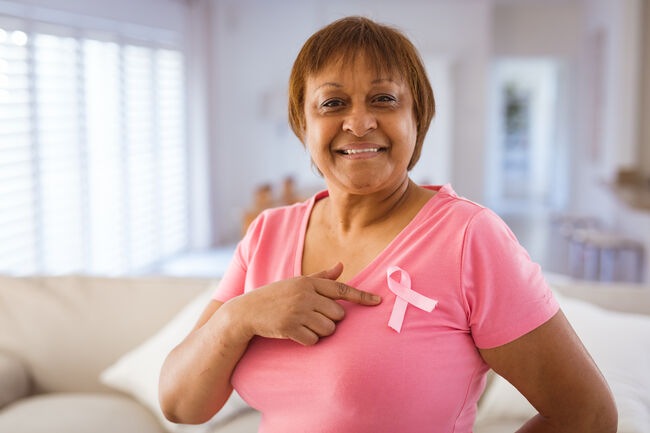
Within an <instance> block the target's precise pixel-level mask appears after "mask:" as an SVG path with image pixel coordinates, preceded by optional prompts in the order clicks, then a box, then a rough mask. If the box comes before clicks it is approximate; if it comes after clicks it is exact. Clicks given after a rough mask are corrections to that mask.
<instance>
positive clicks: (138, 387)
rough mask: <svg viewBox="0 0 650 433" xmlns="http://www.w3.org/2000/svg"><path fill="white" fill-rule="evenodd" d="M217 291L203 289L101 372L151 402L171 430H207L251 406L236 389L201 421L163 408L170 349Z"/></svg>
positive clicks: (110, 382) (104, 379)
mask: <svg viewBox="0 0 650 433" xmlns="http://www.w3.org/2000/svg"><path fill="white" fill-rule="evenodd" d="M213 293H214V289H213V288H208V289H207V290H205V291H203V292H202V293H201V294H200V295H199V296H197V297H196V298H195V299H194V300H193V301H192V302H190V303H189V304H188V305H187V306H186V307H185V308H183V310H181V312H179V313H178V314H177V315H176V316H174V319H173V320H171V321H170V322H169V323H168V324H167V325H165V327H164V328H163V329H161V330H160V331H158V332H157V333H156V334H155V335H154V336H152V337H151V338H149V339H148V340H147V341H145V342H144V343H143V344H142V345H140V346H138V347H137V348H136V349H134V350H132V351H130V352H129V353H127V354H125V355H124V356H123V357H122V358H120V360H119V361H118V362H116V363H115V364H113V365H112V366H111V367H109V368H108V369H106V370H104V371H103V372H102V374H101V376H100V380H101V381H102V382H103V383H105V384H106V385H109V386H112V387H114V388H116V389H118V390H120V391H123V392H126V393H128V394H130V395H132V396H133V397H134V398H136V399H137V400H139V401H140V402H141V403H142V404H144V405H145V406H147V407H148V408H149V410H151V411H152V413H153V414H155V415H156V416H157V417H158V419H159V421H160V423H161V424H162V425H163V426H164V427H165V428H166V429H167V430H168V431H170V432H176V433H185V432H188V433H189V432H193V433H199V432H205V433H207V432H209V431H212V430H214V429H215V428H216V427H218V426H219V425H221V424H223V423H225V422H228V421H229V420H230V419H232V418H233V417H235V416H237V414H239V413H240V412H241V411H243V410H247V409H250V406H248V404H246V402H245V401H244V400H242V398H241V397H240V396H239V394H237V391H233V392H232V394H231V395H230V398H229V399H228V401H226V403H225V404H224V406H223V407H222V408H221V410H219V412H218V413H217V414H216V415H215V416H214V417H212V419H211V420H210V421H208V422H206V423H204V424H201V425H183V424H173V423H171V422H169V421H168V420H167V419H166V418H165V416H164V415H163V413H162V410H161V408H160V403H159V400H158V380H159V377H160V369H161V368H162V365H163V363H164V361H165V359H166V358H167V355H168V354H169V352H171V351H172V349H173V348H174V347H176V345H178V344H179V343H180V342H181V341H183V339H184V338H185V337H186V336H187V334H189V333H190V331H191V330H192V328H193V327H194V325H195V324H196V321H197V320H198V318H199V317H200V316H201V313H202V312H203V310H204V309H205V306H206V305H208V303H209V302H210V298H211V297H212V294H213Z"/></svg>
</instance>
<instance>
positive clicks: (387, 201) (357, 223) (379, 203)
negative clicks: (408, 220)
mask: <svg viewBox="0 0 650 433" xmlns="http://www.w3.org/2000/svg"><path fill="white" fill-rule="evenodd" d="M418 189H419V188H418V186H417V185H416V184H415V183H413V182H412V181H411V180H410V179H409V178H408V176H406V177H405V178H404V181H403V182H401V183H399V184H398V185H396V186H395V187H394V188H392V189H390V190H387V191H379V192H376V193H372V194H364V195H360V194H349V193H346V192H342V191H339V190H337V189H329V192H330V194H329V197H328V200H324V201H323V208H322V212H321V216H322V218H324V221H323V223H324V224H325V225H326V226H327V227H328V228H329V231H330V233H332V234H333V235H335V236H336V237H339V238H348V237H354V236H355V235H357V234H360V233H362V232H363V231H364V230H367V229H368V228H370V227H373V226H374V227H378V226H379V225H381V223H382V222H383V221H386V220H387V219H389V218H391V217H394V215H395V213H396V212H399V210H400V209H402V208H404V207H405V206H406V205H407V204H408V203H409V202H410V201H411V199H413V198H415V196H416V195H417V192H418V191H417V190H418Z"/></svg>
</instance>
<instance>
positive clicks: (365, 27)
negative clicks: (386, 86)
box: [289, 16, 436, 170]
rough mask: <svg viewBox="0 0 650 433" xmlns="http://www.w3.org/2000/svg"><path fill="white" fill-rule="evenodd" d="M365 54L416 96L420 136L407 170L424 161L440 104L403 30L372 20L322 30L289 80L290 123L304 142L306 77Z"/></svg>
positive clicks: (356, 19)
mask: <svg viewBox="0 0 650 433" xmlns="http://www.w3.org/2000/svg"><path fill="white" fill-rule="evenodd" d="M358 53H363V54H365V55H366V56H367V59H368V61H369V62H370V64H371V65H373V66H374V67H375V68H376V69H377V70H378V72H397V73H399V74H400V76H401V77H402V79H404V80H405V81H406V82H407V84H408V86H409V88H410V90H411V95H412V96H413V113H414V115H415V121H416V125H417V138H416V142H415V149H414V151H413V156H412V157H411V161H410V162H409V165H408V169H409V170H410V169H411V168H413V166H415V163H416V162H417V161H418V159H419V158H420V153H421V151H422V143H423V142H424V136H425V135H426V133H427V130H428V129H429V125H430V123H431V119H432V118H433V115H434V114H435V110H436V106H435V100H434V98H433V90H431V84H430V83H429V79H428V78H427V73H426V71H425V69H424V65H423V64H422V59H421V58H420V55H419V54H418V52H417V50H416V49H415V47H414V46H413V44H412V43H411V41H409V40H408V39H407V38H406V36H404V35H403V34H402V33H401V32H400V31H398V30H396V29H394V28H392V27H389V26H386V25H382V24H378V23H376V22H374V21H372V20H370V19H368V18H365V17H360V16H353V17H346V18H342V19H340V20H337V21H334V22H333V23H331V24H329V25H327V26H325V27H323V28H322V29H320V30H319V31H317V32H316V33H314V34H313V35H312V36H311V37H310V38H309V39H307V42H305V44H304V45H303V46H302V49H301V50H300V53H298V57H297V58H296V61H295V62H294V63H293V68H292V69H291V77H290V78H289V124H290V125H291V129H292V130H293V132H294V133H295V134H296V135H297V136H298V138H299V139H300V141H303V142H304V136H303V134H304V131H305V86H306V82H307V77H308V76H309V75H312V74H317V73H319V72H320V71H322V69H323V68H324V67H325V66H327V65H329V64H330V63H331V62H336V61H339V60H342V61H344V62H350V61H353V59H354V56H355V55H356V54H358Z"/></svg>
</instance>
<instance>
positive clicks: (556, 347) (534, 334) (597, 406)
mask: <svg viewBox="0 0 650 433" xmlns="http://www.w3.org/2000/svg"><path fill="white" fill-rule="evenodd" d="M479 352H480V353H481V356H482V357H483V359H484V360H485V362H486V363H487V364H488V365H490V367H492V369H494V371H495V372H496V373H497V374H499V375H501V376H503V377H504V378H505V379H506V380H508V382H510V383H511V384H513V385H514V386H515V388H517V389H518V390H519V392H521V393H522V394H523V395H524V397H526V399H528V401H529V402H530V403H531V404H532V405H533V406H534V407H535V409H537V411H538V412H539V414H538V415H537V416H535V417H534V418H532V419H531V420H529V421H528V422H527V423H526V424H525V425H524V426H523V427H522V428H520V429H519V430H518V431H517V433H537V432H539V433H542V432H558V433H559V432H567V433H568V432H571V433H581V432H584V433H587V432H588V433H610V432H616V429H617V424H618V412H617V410H616V404H615V402H614V398H613V396H612V393H611V390H610V389H609V386H608V385H607V382H606V381H605V378H604V377H603V375H602V373H601V372H600V370H599V369H598V367H597V366H596V364H595V363H594V361H593V359H592V358H591V356H590V355H589V353H588V352H587V349H585V347H584V346H583V344H582V342H581V341H580V339H579V338H578V336H577V335H576V333H575V331H574V330H573V328H572V327H571V325H570V324H569V322H568V320H567V319H566V317H565V316H564V313H563V312H562V310H559V311H558V312H557V314H555V316H553V318H551V319H550V320H549V321H547V322H546V323H544V324H543V325H541V326H539V327H538V328H536V329H534V330H533V331H531V332H529V333H528V334H526V335H524V336H522V337H520V338H518V339H516V340H514V341H512V342H510V343H507V344H504V345H503V346H499V347H495V348H492V349H479Z"/></svg>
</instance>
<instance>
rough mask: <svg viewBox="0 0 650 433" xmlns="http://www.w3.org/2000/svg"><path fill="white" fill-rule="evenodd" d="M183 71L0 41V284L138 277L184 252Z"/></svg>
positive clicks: (36, 42) (104, 49) (39, 37)
mask: <svg viewBox="0 0 650 433" xmlns="http://www.w3.org/2000/svg"><path fill="white" fill-rule="evenodd" d="M183 61H184V60H183V55H182V53H181V52H180V51H178V50H172V49H168V48H162V47H156V46H152V45H147V46H144V45H137V44H130V43H120V42H117V41H107V40H96V39H91V38H84V37H70V36H63V35H57V34H46V33H39V32H28V31H23V30H21V29H2V30H0V272H8V273H18V274H22V273H47V274H58V273H71V272H84V273H94V274H125V273H133V272H141V271H143V270H145V269H147V268H149V267H152V266H153V265H155V263H157V262H158V261H161V260H164V259H165V258H167V257H169V256H171V255H173V254H176V253H178V252H180V251H182V250H183V249H185V248H186V247H187V245H188V240H189V227H188V225H189V218H188V216H187V209H188V202H187V201H188V193H187V185H188V182H187V176H188V172H187V166H186V164H187V156H186V152H187V151H186V142H185V94H184V71H183V69H184V68H183Z"/></svg>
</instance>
